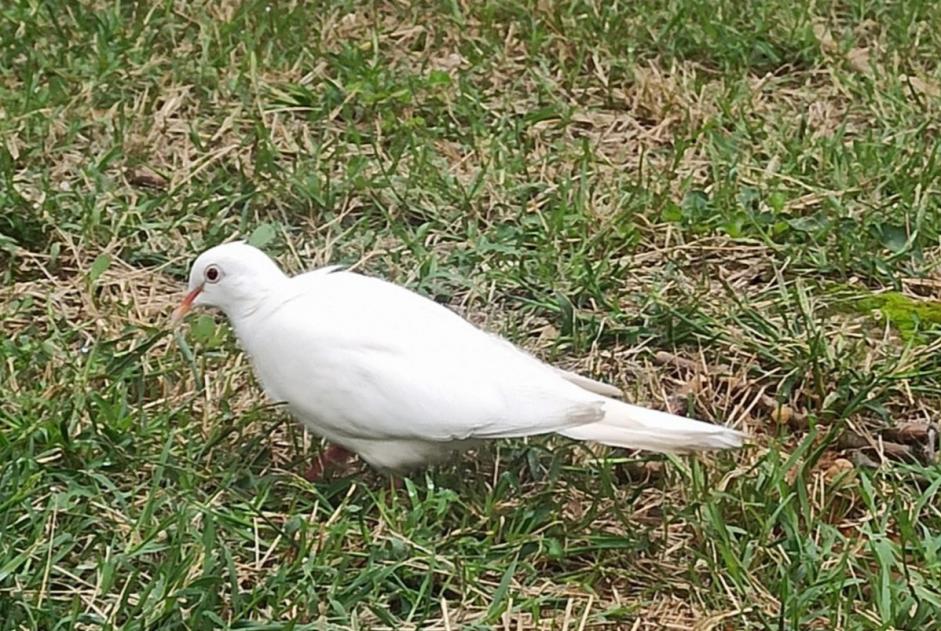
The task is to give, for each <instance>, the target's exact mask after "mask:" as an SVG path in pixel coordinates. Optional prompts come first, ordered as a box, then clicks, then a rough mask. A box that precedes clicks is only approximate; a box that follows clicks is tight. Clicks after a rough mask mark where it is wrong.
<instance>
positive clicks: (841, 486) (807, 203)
mask: <svg viewBox="0 0 941 631" xmlns="http://www.w3.org/2000/svg"><path fill="white" fill-rule="evenodd" d="M938 24H941V5H938V4H937V3H935V2H929V1H927V0H922V1H912V2H905V3H895V2H887V1H886V0H865V1H862V0H860V1H852V2H814V3H810V2H797V3H793V2H785V1H784V0H770V1H768V2H753V1H748V2H746V1H741V2H731V1H729V0H712V1H710V2H704V1H700V0H669V1H667V2H652V1H648V0H644V1H640V2H619V1H616V0H614V1H612V0H608V1H601V0H597V1H596V0H582V1H572V2H526V1H520V0H510V1H509V2H495V1H491V0H484V1H482V2H476V3H459V2H419V3H391V2H374V3H366V4H363V3H352V2H345V3H344V2H334V3H327V2H279V3H275V2H251V1H249V2H243V3H236V2H228V1H223V2H196V3H173V2H169V1H167V2H154V3H130V2H121V1H120V0H116V1H112V2H94V3H91V2H89V3H82V4H79V3H74V2H55V1H52V0H48V1H45V2H44V1H40V0H10V1H8V2H4V3H3V4H2V6H0V41H2V42H3V45H2V47H0V67H2V68H4V69H6V71H5V72H3V73H0V262H2V268H0V269H2V274H3V280H4V283H3V286H2V289H0V322H2V326H3V328H2V331H3V336H2V339H0V374H2V377H3V384H2V388H3V397H2V399H0V465H2V466H0V621H2V623H0V628H4V629H6V628H9V629H66V628H69V629H70V628H82V629H91V628H107V629H111V628H122V629H124V628H126V629H158V628H160V629H163V628H189V629H209V628H219V627H231V628H241V629H262V628H266V629H267V628H271V629H276V628H277V629H280V628H284V629H292V628H293V629H314V628H316V629H322V628H360V629H367V628H368V629H381V628H389V629H399V628H429V629H457V628H463V629H489V628H508V629H528V628H538V629H581V628H584V629H595V628H598V629H602V628H608V629H641V628H649V629H660V628H665V627H666V625H670V624H672V625H675V626H674V627H672V628H693V627H694V625H699V626H697V627H695V628H699V629H713V628H722V629H726V628H727V629H764V628H775V629H808V628H817V629H914V628H928V626H929V625H931V624H933V623H934V621H936V620H937V619H938V618H939V616H941V590H939V588H938V587H937V586H938V585H941V536H939V534H938V533H939V532H941V511H939V509H938V506H939V505H941V504H939V499H938V490H939V488H941V469H939V468H938V466H937V464H935V459H934V453H933V451H932V449H931V448H930V442H931V433H930V431H929V430H928V425H927V423H929V422H934V421H935V420H936V415H937V410H938V408H939V405H941V353H939V351H941V335H939V329H938V319H937V317H936V312H937V309H938V305H937V304H936V303H935V302H934V300H935V299H937V298H938V291H939V287H941V284H939V282H938V280H937V279H938V274H939V261H941V247H939V246H941V243H939V236H941V201H939V200H941V197H939V181H938V180H939V175H941V162H939V155H938V154H939V129H938V123H937V121H938V120H939V115H941V71H939V69H938V65H937V59H938V58H939V57H941V30H939V29H938V28H937V25H938ZM234 236H241V237H244V238H249V237H250V238H251V239H252V241H253V242H255V243H257V244H258V245H261V246H263V247H264V248H265V249H266V250H267V251H269V252H270V253H272V254H273V255H275V256H277V257H278V258H279V260H280V261H281V262H282V263H283V264H284V265H285V266H286V267H287V268H289V269H291V270H293V271H297V270H301V269H307V268H310V267H314V266H316V265H321V264H325V263H327V262H333V263H345V264H350V265H356V266H357V268H358V269H360V270H362V271H364V272H366V273H369V274H374V275H378V276H382V277H385V278H389V279H392V280H395V281H397V282H400V283H403V284H405V285H408V286H410V287H412V288H414V289H416V290H418V291H421V292H423V293H425V294H427V295H430V296H432V297H434V298H435V299H437V300H439V301H441V302H445V303H448V304H450V305H452V306H453V307H454V308H456V309H458V310H459V311H461V312H462V313H464V314H465V315H467V316H468V317H469V318H471V319H472V320H474V321H475V322H478V323H481V324H482V325H483V326H485V327H487V328H488V329H490V330H493V331H497V332H500V333H502V334H504V335H506V336H507V337H509V338H511V339H513V340H514V341H516V342H518V343H519V344H521V345H523V346H524V347H526V348H528V349H531V350H533V351H534V352H536V353H538V354H540V355H541V356H542V357H545V358H546V359H549V360H551V361H553V362H556V363H558V364H559V365H563V366H565V367H566V368H573V369H577V370H580V371H583V372H585V373H587V374H591V375H592V376H595V377H597V378H601V379H605V380H609V381H611V382H612V383H615V384H617V385H619V386H623V387H624V388H625V391H626V392H627V393H628V396H629V398H630V399H632V400H636V401H639V402H642V403H645V404H647V405H651V406H655V407H660V408H662V407H664V406H665V405H667V403H670V404H673V405H678V406H680V408H681V409H685V410H687V411H688V412H689V413H690V414H691V415H694V416H697V417H699V418H704V419H709V420H715V421H719V422H729V423H731V424H733V425H735V426H737V427H742V428H745V429H747V430H748V431H749V432H750V433H751V434H753V436H754V441H753V444H752V445H751V446H750V447H749V448H748V449H746V450H744V451H742V452H740V453H736V454H722V455H719V456H707V457H701V458H695V459H691V458H682V459H665V458H661V457H658V456H651V455H648V454H633V453H626V452H620V451H617V450H608V451H605V450H602V449H598V448H595V447H591V446H582V445H574V444H571V443H569V442H566V441H563V440H543V439H539V440H532V441H528V442H524V441H506V442H503V443H501V444H499V445H494V446H493V447H492V448H490V449H486V450H482V451H481V452H479V453H478V454H476V455H468V456H466V457H464V458H462V459H459V460H458V461H456V462H454V463H452V464H450V465H448V466H444V467H438V468H436V469H433V470H429V471H427V472H420V473H417V474H415V475H413V476H412V477H411V478H410V479H409V480H407V481H406V485H405V487H404V488H402V489H394V488H392V487H391V486H390V485H389V483H388V481H386V480H385V479H383V478H382V477H380V476H378V475H376V474H374V473H372V472H369V471H368V470H366V469H365V468H359V469H356V470H354V471H353V472H352V473H351V474H350V475H348V476H339V477H336V478H334V479H332V480H329V481H327V482H324V483H322V484H318V485H311V484H309V483H308V482H306V481H304V480H303V479H302V478H301V477H300V476H299V475H298V473H299V472H301V471H303V470H304V468H305V465H306V463H307V462H309V460H310V458H311V457H312V456H313V455H314V454H315V453H316V451H317V450H318V449H319V448H320V445H319V442H318V441H317V440H316V438H315V437H310V436H307V435H305V434H304V433H303V431H302V430H301V429H300V428H299V427H298V426H297V425H295V424H294V423H293V422H292V421H291V420H290V419H289V418H287V417H286V415H285V414H284V413H283V412H282V411H281V410H278V409H275V408H272V407H270V406H268V405H267V404H266V402H265V401H264V399H263V396H262V394H261V392H260V390H259V388H258V387H257V385H256V384H255V383H254V381H253V379H252V378H251V375H250V371H249V368H248V365H247V363H246V362H245V360H244V358H241V357H240V356H239V354H238V352H237V347H236V345H235V343H234V340H233V338H232V335H231V333H230V331H229V329H228V327H227V325H225V324H224V322H223V321H222V319H221V318H219V317H218V316H216V315H213V316H208V315H204V316H201V317H198V318H193V319H191V320H190V322H189V325H188V326H187V327H186V328H185V329H184V331H183V332H182V333H181V334H180V335H178V336H173V335H171V334H170V333H169V332H168V331H167V330H166V320H167V316H168V314H169V311H170V310H171V309H172V307H173V306H174V304H175V301H178V300H179V298H180V297H181V295H182V290H183V289H184V283H185V278H186V272H187V269H188V265H189V263H190V262H191V260H192V259H193V258H194V257H195V255H196V254H197V253H199V252H200V251H202V250H203V249H205V248H207V247H209V246H211V245H214V244H216V243H219V242H221V241H223V240H225V239H229V238H232V237H234ZM847 305H849V307H848V306H847Z"/></svg>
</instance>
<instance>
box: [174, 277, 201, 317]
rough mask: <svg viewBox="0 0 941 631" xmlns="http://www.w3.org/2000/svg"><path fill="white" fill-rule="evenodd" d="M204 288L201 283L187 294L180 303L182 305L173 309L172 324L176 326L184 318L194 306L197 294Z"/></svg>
mask: <svg viewBox="0 0 941 631" xmlns="http://www.w3.org/2000/svg"><path fill="white" fill-rule="evenodd" d="M202 290H203V286H202V285H200V286H199V287H197V288H196V289H194V290H193V291H191V292H190V293H188V294H186V298H184V299H183V302H181V303H180V306H179V307H177V308H176V309H174V310H173V314H172V315H171V316H170V324H171V325H172V326H176V325H177V324H179V323H180V320H182V319H183V316H185V315H186V313H187V312H188V311H189V310H190V309H192V308H193V301H194V300H196V296H198V295H199V292H201V291H202Z"/></svg>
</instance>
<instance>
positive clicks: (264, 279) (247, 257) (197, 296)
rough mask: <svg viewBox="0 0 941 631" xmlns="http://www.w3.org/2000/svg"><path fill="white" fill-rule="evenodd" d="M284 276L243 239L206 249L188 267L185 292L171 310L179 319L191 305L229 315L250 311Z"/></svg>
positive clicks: (275, 264)
mask: <svg viewBox="0 0 941 631" xmlns="http://www.w3.org/2000/svg"><path fill="white" fill-rule="evenodd" d="M286 279H287V276H285V274H284V272H282V271H281V269H280V268H279V267H278V265H277V263H275V262H274V261H273V260H271V258H269V257H268V255H267V254H265V253H264V252H262V251H261V250H259V249H258V248H255V247H253V246H250V245H248V244H247V243H245V242H243V241H234V242H232V243H224V244H222V245H217V246H216V247H214V248H210V249H209V250H206V251H205V252H203V253H202V254H200V255H199V257H198V258H197V259H196V261H195V262H194V263H193V267H192V268H191V269H190V278H189V286H188V293H187V294H186V297H185V298H184V299H183V301H182V302H181V303H180V305H179V306H178V307H177V308H176V310H174V312H173V315H172V316H171V322H173V323H174V324H176V323H178V322H179V321H180V320H182V319H183V316H185V315H186V313H187V312H188V311H189V310H190V309H191V308H192V307H193V306H206V307H217V308H219V309H222V311H224V312H225V314H226V315H227V316H229V318H230V319H231V318H237V317H239V316H241V315H245V314H247V313H250V312H251V311H252V310H253V309H254V308H255V306H256V305H257V304H258V303H259V301H260V300H261V299H262V298H264V297H265V296H266V295H267V294H268V293H269V292H270V291H271V290H273V289H274V288H275V287H276V286H277V285H279V284H280V283H282V282H284V281H285V280H286Z"/></svg>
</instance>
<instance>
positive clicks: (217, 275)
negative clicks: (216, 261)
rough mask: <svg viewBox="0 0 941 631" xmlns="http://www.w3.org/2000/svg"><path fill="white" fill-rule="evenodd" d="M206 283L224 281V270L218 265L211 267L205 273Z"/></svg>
mask: <svg viewBox="0 0 941 631" xmlns="http://www.w3.org/2000/svg"><path fill="white" fill-rule="evenodd" d="M205 276H206V282H209V283H218V282H219V281H220V280H222V270H221V269H220V268H219V266H218V265H210V266H209V267H207V268H206V271H205Z"/></svg>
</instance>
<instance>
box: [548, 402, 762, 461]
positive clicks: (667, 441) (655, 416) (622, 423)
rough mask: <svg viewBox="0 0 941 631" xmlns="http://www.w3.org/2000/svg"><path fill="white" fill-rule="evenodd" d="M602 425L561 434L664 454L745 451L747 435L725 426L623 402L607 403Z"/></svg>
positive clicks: (590, 425)
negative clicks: (728, 450)
mask: <svg viewBox="0 0 941 631" xmlns="http://www.w3.org/2000/svg"><path fill="white" fill-rule="evenodd" d="M604 410H605V415H604V418H602V419H601V420H600V421H595V422H594V423H586V424H584V425H578V426H576V427H572V428H569V429H566V430H564V431H561V432H559V433H560V434H562V435H563V436H568V437H569V438H574V439H576V440H590V441H594V442H598V443H604V444H605V445H611V446H613V447H625V448H627V449H646V450H648V451H656V452H660V453H677V454H684V453H690V452H693V451H708V450H712V449H730V448H733V447H741V446H742V441H743V440H744V439H745V434H743V433H742V432H739V431H737V430H734V429H729V428H727V427H723V426H721V425H713V424H712V423H703V422H702V421H694V420H692V419H688V418H683V417H682V416H676V415H674V414H667V413H666V412H658V411H656V410H648V409H646V408H642V407H638V406H636V405H630V404H628V403H623V402H621V401H613V400H611V401H607V402H606V403H605V406H604Z"/></svg>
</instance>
